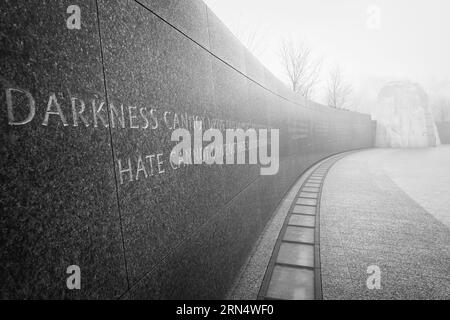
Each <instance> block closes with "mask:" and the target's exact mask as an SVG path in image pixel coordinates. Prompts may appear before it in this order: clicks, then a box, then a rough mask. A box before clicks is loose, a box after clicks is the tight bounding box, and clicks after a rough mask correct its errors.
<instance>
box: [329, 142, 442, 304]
mask: <svg viewBox="0 0 450 320" xmlns="http://www.w3.org/2000/svg"><path fill="white" fill-rule="evenodd" d="M449 219H450V146H445V147H440V148H433V149H414V150H411V149H409V150H406V149H403V150H400V149H372V150H367V151H361V152H357V153H353V154H350V155H348V156H347V157H345V158H343V159H341V160H339V161H338V162H337V163H336V164H335V165H334V166H333V167H332V168H331V170H330V171H329V172H328V174H327V176H326V178H325V182H324V186H323V189H322V195H321V204H320V258H321V271H322V273H321V274H322V292H323V298H324V299H450V226H449ZM369 266H376V267H378V268H379V270H380V271H381V276H380V284H381V288H380V289H368V287H367V279H368V277H369V276H370V275H369V274H368V273H367V271H368V270H367V269H368V267H369Z"/></svg>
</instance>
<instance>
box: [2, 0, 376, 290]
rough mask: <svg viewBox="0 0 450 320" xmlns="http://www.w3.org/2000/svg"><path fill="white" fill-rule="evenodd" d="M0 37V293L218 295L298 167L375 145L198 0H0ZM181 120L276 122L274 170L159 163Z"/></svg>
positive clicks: (348, 115) (368, 126)
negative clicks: (301, 91) (308, 97)
mask: <svg viewBox="0 0 450 320" xmlns="http://www.w3.org/2000/svg"><path fill="white" fill-rule="evenodd" d="M0 41H1V46H0V51H1V59H0V86H1V90H0V133H1V135H0V139H1V142H0V146H1V150H0V162H1V165H0V170H1V171H0V176H1V184H0V188H1V196H0V206H1V209H2V210H1V211H2V214H1V215H0V228H1V229H0V230H1V242H0V246H1V250H0V261H1V270H2V271H1V281H0V285H1V290H0V292H1V295H2V296H1V298H3V299H8V298H9V299H11V298H19V299H22V298H58V299H59V298H66V299H79V298H89V299H93V298H106V299H118V298H123V299H174V298H184V299H190V298H192V299H197V298H207V299H214V298H222V297H224V296H225V295H226V293H227V291H228V290H229V289H230V288H231V286H232V283H233V281H234V280H235V279H236V276H237V275H238V274H239V272H240V270H241V268H242V267H243V265H244V264H245V262H246V259H247V258H248V256H249V254H250V252H251V250H252V248H253V246H254V244H255V242H256V240H257V239H258V236H259V235H260V234H261V232H262V230H263V228H264V227H265V225H266V223H267V222H268V221H269V220H270V218H271V216H272V214H273V212H274V210H275V208H276V207H277V205H278V203H279V201H280V200H281V199H282V197H283V196H284V195H285V193H286V192H287V191H288V189H289V188H290V187H291V186H292V184H293V183H294V182H295V181H296V180H297V179H298V177H299V176H300V175H301V174H302V172H304V171H305V169H307V168H308V167H309V166H311V165H312V164H314V163H315V162H317V161H319V160H320V159H323V158H324V157H327V156H329V155H332V154H335V153H338V152H342V151H346V150H352V149H358V148H366V147H371V146H372V145H373V137H374V132H373V125H372V122H371V120H370V118H369V116H366V115H362V114H357V113H352V112H348V111H340V110H336V109H332V108H328V107H325V106H321V105H317V104H313V103H309V104H308V106H306V103H305V101H304V100H303V99H301V98H300V97H298V96H296V95H295V94H294V93H292V92H291V91H290V90H289V89H288V88H286V87H285V86H284V85H283V84H282V83H281V82H280V81H279V80H277V79H276V78H275V77H274V76H273V75H272V74H271V73H270V72H269V71H267V69H265V68H264V67H263V66H262V65H261V64H260V63H259V62H258V61H257V60H256V59H255V58H254V57H253V56H252V55H251V54H250V53H249V52H248V51H247V50H246V49H244V47H243V46H242V44H241V43H240V42H239V41H238V40H237V39H236V38H234V36H233V35H232V34H231V33H230V32H229V31H228V30H227V29H226V28H225V26H224V25H223V24H222V23H221V22H220V20H219V19H218V18H217V17H216V16H215V15H214V13H212V12H211V11H210V10H209V9H208V8H207V6H206V5H205V4H204V3H203V2H202V1H197V0H195V1H175V0H173V1H172V0H171V1H168V0H160V1H153V0H147V1H145V0H141V1H131V0H128V1H125V0H123V1H111V0H78V1H77V0H75V1H72V0H71V1H66V0H63V1H56V0H54V1H39V2H38V1H36V2H34V1H33V2H30V1H24V0H20V1H18V0H6V1H5V0H4V1H2V2H1V4H0ZM195 121H201V122H202V124H203V126H204V127H205V128H218V129H219V130H222V131H223V130H225V129H226V128H243V129H244V130H245V129H246V128H274V129H279V132H280V133H279V137H280V141H279V142H280V144H279V155H280V157H279V168H278V171H277V173H276V174H273V175H261V174H260V167H261V165H259V164H236V165H228V164H212V165H209V164H193V165H176V164H173V163H172V162H171V161H170V153H171V150H172V149H173V147H174V146H175V145H176V142H174V141H172V140H171V133H172V132H173V130H174V129H177V128H185V129H187V130H189V131H190V132H192V131H193V129H194V122H195ZM75 274H78V275H79V276H80V278H79V279H78V280H79V281H78V282H77V279H75V280H74V278H73V276H74V275H75Z"/></svg>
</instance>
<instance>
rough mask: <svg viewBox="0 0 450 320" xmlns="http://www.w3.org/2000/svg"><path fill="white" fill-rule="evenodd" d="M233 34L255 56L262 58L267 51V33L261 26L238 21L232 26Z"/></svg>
mask: <svg viewBox="0 0 450 320" xmlns="http://www.w3.org/2000/svg"><path fill="white" fill-rule="evenodd" d="M230 28H231V30H232V32H233V34H234V35H235V36H236V38H238V39H239V41H241V42H242V44H243V45H244V46H245V47H246V48H247V49H248V50H249V51H250V52H251V53H252V54H253V55H254V56H255V57H260V56H261V55H262V54H263V53H264V52H265V51H266V45H265V43H264V38H265V36H266V35H267V31H266V30H264V29H263V28H262V27H261V26H260V25H256V26H254V25H248V24H245V23H243V22H242V20H238V21H237V22H236V23H235V24H233V25H231V26H230Z"/></svg>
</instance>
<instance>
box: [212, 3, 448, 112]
mask: <svg viewBox="0 0 450 320" xmlns="http://www.w3.org/2000/svg"><path fill="white" fill-rule="evenodd" d="M205 2H206V3H207V5H208V6H209V7H210V9H211V10H212V11H213V12H214V13H215V14H216V15H217V16H219V18H220V19H221V20H222V21H223V22H224V23H225V24H226V25H227V26H228V27H229V28H230V30H231V31H232V32H233V33H234V34H235V35H236V36H237V37H238V38H239V39H240V40H241V41H242V42H243V43H244V44H248V46H249V47H250V49H251V51H252V52H253V53H254V54H255V55H256V56H257V57H258V59H259V60H260V61H261V62H262V63H263V64H264V65H265V66H266V67H267V68H268V69H269V70H271V71H272V72H273V73H274V74H275V75H276V76H277V77H278V78H280V79H281V80H283V81H285V82H288V81H287V78H286V75H285V74H284V72H283V68H282V66H281V64H280V57H279V50H280V42H281V39H283V38H284V39H286V38H291V39H295V40H296V41H297V40H298V41H301V42H305V43H307V44H308V47H309V48H310V49H311V50H312V52H313V54H314V56H315V57H317V58H319V59H323V66H322V70H321V76H320V83H319V86H318V90H317V91H316V94H315V95H314V100H316V101H318V102H322V103H326V100H325V97H324V96H325V92H324V88H325V87H326V83H327V76H328V74H329V72H330V70H331V68H332V67H333V66H335V65H339V66H340V67H341V69H342V70H343V72H344V74H345V78H346V80H347V81H348V82H349V83H351V84H352V87H353V103H352V109H354V110H358V111H362V112H368V113H370V109H371V106H372V105H373V100H374V98H375V97H376V95H377V92H378V91H379V90H380V88H381V87H382V86H383V84H384V83H386V82H388V81H392V80H409V81H412V82H417V83H419V84H420V85H421V86H422V87H423V88H424V89H425V90H426V91H427V93H428V94H429V95H430V97H431V100H433V99H438V98H437V97H440V96H445V97H447V98H450V40H449V39H450V19H448V14H449V12H450V1H448V0H395V1H392V0H390V1H388V0H377V1H367V0H344V1H336V0H319V1H317V0H314V1H313V0H278V1H273V0H245V1H243V0H227V1H223V0H205ZM249 39H250V40H249ZM249 42H250V43H249Z"/></svg>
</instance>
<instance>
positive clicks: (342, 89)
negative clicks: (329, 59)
mask: <svg viewBox="0 0 450 320" xmlns="http://www.w3.org/2000/svg"><path fill="white" fill-rule="evenodd" d="M351 93H352V87H351V85H350V84H348V83H346V82H345V80H344V75H343V73H342V70H341V68H340V67H339V66H336V67H335V68H334V69H332V70H331V72H330V78H329V80H328V88H327V100H328V105H329V106H330V107H333V108H339V109H344V108H346V107H348V104H349V100H350V99H349V98H350V94H351Z"/></svg>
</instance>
